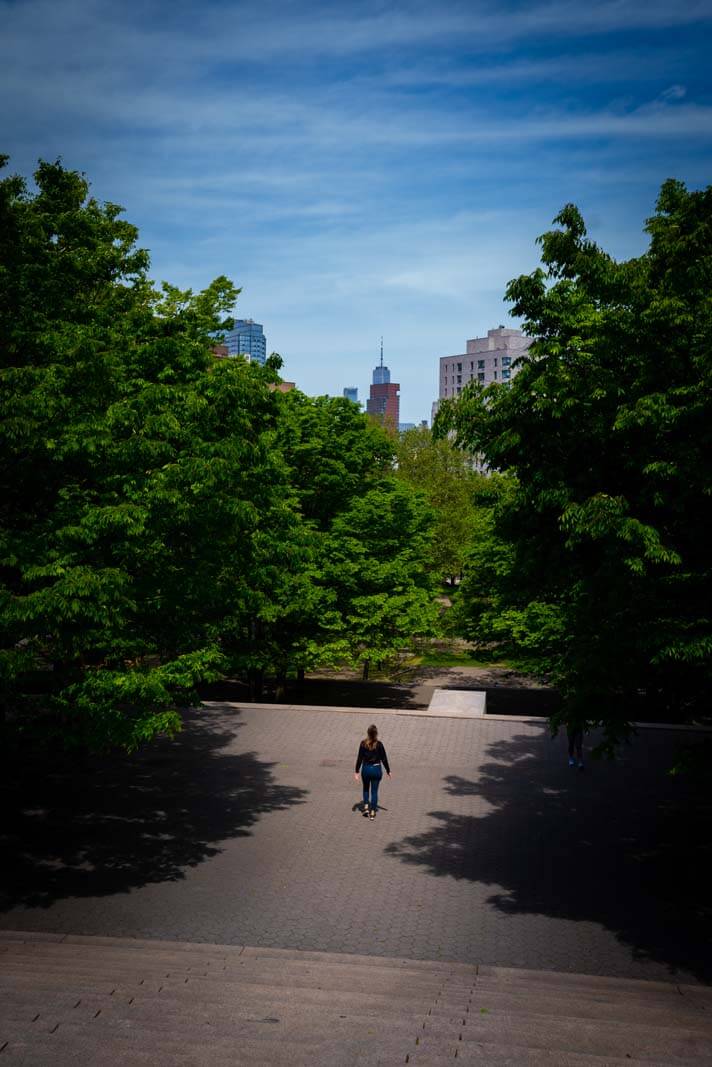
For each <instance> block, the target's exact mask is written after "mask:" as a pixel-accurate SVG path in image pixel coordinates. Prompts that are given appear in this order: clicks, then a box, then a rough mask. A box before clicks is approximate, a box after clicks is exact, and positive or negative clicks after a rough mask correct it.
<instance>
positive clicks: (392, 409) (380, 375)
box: [366, 338, 400, 430]
mask: <svg viewBox="0 0 712 1067" xmlns="http://www.w3.org/2000/svg"><path fill="white" fill-rule="evenodd" d="M366 411H367V412H368V414H369V415H375V417H376V418H378V419H380V420H381V422H383V424H384V425H386V424H387V425H389V426H390V427H391V429H393V430H397V429H398V423H399V421H400V385H398V383H397V382H392V381H391V372H390V370H389V369H388V367H384V365H383V338H381V362H380V363H379V364H378V366H377V367H374V370H373V381H372V383H371V390H370V396H369V398H368V400H367V401H366Z"/></svg>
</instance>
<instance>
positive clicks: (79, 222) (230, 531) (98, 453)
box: [0, 163, 432, 749]
mask: <svg viewBox="0 0 712 1067" xmlns="http://www.w3.org/2000/svg"><path fill="white" fill-rule="evenodd" d="M35 181H36V187H37V188H36V190H35V191H30V190H29V189H28V187H27V185H26V184H25V182H24V181H23V180H22V179H20V178H17V177H11V178H6V179H5V180H4V181H2V182H0V359H1V361H2V363H1V367H0V421H1V427H2V428H1V429H0V434H1V441H2V461H1V462H2V466H1V468H0V480H1V484H0V488H1V490H2V492H1V493H0V698H1V704H2V710H3V715H4V717H5V720H6V721H9V722H10V723H11V724H12V727H13V729H15V730H20V731H24V732H26V733H27V732H30V733H32V734H33V736H43V737H45V738H47V737H48V736H49V737H56V738H57V739H58V740H60V741H61V742H62V743H64V744H75V745H77V746H82V747H86V746H91V747H102V746H108V745H113V744H119V745H122V746H123V747H125V748H127V749H133V748H135V747H136V746H137V745H138V744H140V743H141V742H142V741H145V740H148V739H150V738H151V737H153V736H155V735H156V734H157V733H159V732H161V731H169V732H170V731H171V730H174V729H177V727H178V723H179V718H178V715H177V713H176V710H175V709H176V707H177V705H178V703H179V702H180V701H185V700H187V699H189V697H190V696H191V695H192V694H193V692H194V689H195V686H196V685H197V684H198V683H199V682H201V681H204V680H207V679H210V678H213V677H217V676H218V675H219V674H221V673H226V672H238V673H240V674H242V675H246V676H249V677H250V678H251V679H253V681H255V682H256V684H257V685H258V686H259V684H260V681H261V678H262V676H263V675H264V673H265V672H271V673H273V674H276V675H277V676H278V677H279V678H284V677H285V676H286V673H287V671H289V670H290V669H297V670H299V669H304V668H305V667H311V666H314V665H316V664H318V663H330V662H334V661H335V660H336V659H338V658H339V657H341V658H342V659H346V660H349V661H351V662H353V661H355V660H364V659H371V660H372V661H373V662H381V661H382V660H383V659H384V657H386V656H387V655H388V654H392V652H393V650H394V649H395V648H396V647H398V646H399V644H403V643H404V642H405V643H407V641H408V638H409V636H410V631H411V630H412V631H414V632H416V631H417V632H422V631H423V630H425V629H427V627H428V625H429V621H428V620H429V619H430V616H431V614H432V610H431V606H430V603H429V593H428V589H429V587H428V579H427V577H422V576H421V573H420V570H421V569H422V570H423V572H424V571H425V570H426V569H427V564H426V563H423V564H422V568H421V567H420V557H419V554H425V555H427V553H428V551H429V544H430V534H429V531H430V522H431V518H430V513H429V512H428V509H427V508H426V507H425V505H424V503H423V501H422V499H421V498H420V496H419V495H418V494H417V493H416V492H415V491H413V490H411V489H407V488H406V487H405V486H395V485H394V484H393V482H392V463H393V447H392V442H391V441H390V439H389V438H388V436H387V435H386V434H385V433H384V432H383V430H382V429H381V428H379V427H375V426H373V425H372V424H371V423H370V421H369V420H368V419H367V418H366V416H364V415H362V414H361V413H360V412H359V411H358V409H357V408H356V407H355V406H354V405H353V404H350V403H349V402H348V401H344V400H329V399H327V398H319V399H316V400H315V399H311V398H308V397H305V396H303V395H302V394H300V393H298V392H294V393H292V394H289V395H287V396H283V395H281V394H280V393H279V392H278V391H275V389H274V384H275V382H276V381H277V371H278V369H279V365H280V361H279V360H278V358H271V359H270V360H268V361H267V365H266V366H265V367H259V366H257V365H255V364H250V363H248V362H246V361H245V360H244V359H241V358H237V359H229V360H220V359H217V358H216V357H215V356H214V355H213V353H212V348H213V346H214V343H215V338H216V336H219V334H220V332H221V329H223V328H225V326H226V325H227V323H228V322H229V320H228V319H226V317H225V316H226V315H227V314H228V313H229V311H230V310H231V309H232V307H233V305H234V303H235V300H236V298H237V295H238V290H236V289H235V287H234V286H233V285H232V284H231V282H229V281H228V280H227V279H226V278H218V279H217V280H216V281H214V282H213V283H212V285H210V286H209V287H208V288H207V289H206V290H205V291H204V292H201V293H197V294H194V293H192V292H190V291H186V292H181V291H179V290H177V289H175V288H173V287H172V286H169V285H166V284H164V285H163V287H162V288H161V289H157V288H156V287H155V286H154V285H153V284H152V282H151V281H150V280H149V278H148V274H147V271H148V257H147V255H146V253H145V252H143V251H142V250H140V249H138V248H137V247H136V242H137V237H138V235H137V231H136V229H135V228H134V227H133V226H131V225H129V224H128V223H127V222H125V221H123V220H122V219H121V218H120V214H121V212H120V209H119V208H118V207H116V206H115V205H112V204H100V203H98V202H97V201H96V200H94V199H92V198H91V197H90V196H89V190H88V185H87V182H86V181H85V180H84V178H83V177H82V176H81V175H79V174H76V173H74V172H70V171H66V170H65V169H64V168H63V167H62V166H61V164H59V163H54V164H50V163H42V164H40V166H39V168H38V170H37V172H36V174H35ZM352 524H353V529H356V528H358V531H359V534H358V536H356V535H355V534H354V533H353V532H352ZM375 529H378V531H379V537H378V538H374V537H373V535H372V534H373V531H374V530H375ZM384 545H385V546H387V547H388V553H389V556H388V558H386V557H384V555H383V551H384Z"/></svg>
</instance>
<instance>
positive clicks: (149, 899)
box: [0, 705, 710, 981]
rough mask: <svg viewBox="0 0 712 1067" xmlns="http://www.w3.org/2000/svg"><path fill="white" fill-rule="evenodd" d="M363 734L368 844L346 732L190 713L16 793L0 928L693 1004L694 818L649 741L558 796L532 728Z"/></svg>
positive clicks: (659, 750) (553, 769)
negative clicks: (370, 779) (667, 985)
mask: <svg viewBox="0 0 712 1067" xmlns="http://www.w3.org/2000/svg"><path fill="white" fill-rule="evenodd" d="M375 718H376V721H377V722H378V724H379V727H380V730H381V736H382V739H383V741H384V743H385V745H386V747H387V750H388V753H389V757H390V759H391V763H392V768H393V772H394V774H393V779H392V780H391V781H388V780H385V781H384V784H383V787H382V796H381V800H382V804H383V810H382V811H381V813H380V815H379V817H378V818H377V819H376V820H375V822H373V823H371V822H369V821H367V820H365V819H363V818H362V817H361V816H360V814H359V813H358V811H357V810H354V808H355V805H356V804H357V803H358V802H359V800H360V789H359V787H358V786H357V785H356V783H355V782H354V780H353V774H352V772H353V764H354V759H355V753H356V749H357V745H358V741H359V739H360V738H361V737H362V736H363V735H364V733H365V728H366V726H367V725H368V722H369V721H370V718H369V717H367V716H365V715H364V714H361V713H355V712H343V713H329V712H318V711H283V710H277V709H269V710H258V709H241V710H239V709H235V708H231V707H229V706H227V705H213V706H211V707H208V708H207V709H205V710H203V711H202V712H200V713H190V714H189V715H187V716H186V729H185V731H184V732H183V734H182V735H181V736H180V737H179V738H178V739H177V740H176V741H174V742H172V743H169V742H165V743H162V744H160V745H158V746H155V747H154V748H152V749H149V750H147V751H146V752H144V753H142V754H141V755H139V756H138V757H134V758H133V759H132V760H126V761H116V760H106V761H104V762H102V763H98V764H97V765H95V766H94V767H92V768H90V769H89V770H88V771H87V772H86V775H80V776H79V777H77V776H75V777H74V778H71V777H69V776H65V774H66V772H64V771H62V770H60V769H56V770H55V771H54V773H52V774H49V775H47V776H45V777H44V778H40V779H39V780H38V778H37V776H36V774H35V773H34V772H30V773H29V774H28V778H27V781H26V784H25V787H24V793H23V789H22V787H21V786H20V787H18V788H19V793H18V792H17V791H16V792H14V793H12V795H11V797H10V806H11V807H12V806H13V804H14V805H15V806H18V805H19V810H18V811H16V813H15V815H14V816H13V817H12V819H11V823H10V835H9V842H8V843H9V847H10V853H11V863H12V864H13V865H14V870H15V874H14V876H13V882H12V884H11V886H10V892H9V895H8V896H7V897H6V898H5V899H4V900H3V910H2V912H0V926H2V927H4V928H8V929H17V930H41V931H53V932H68V933H74V934H95V935H96V934H106V935H114V936H119V937H122V936H127V937H137V938H164V939H171V940H176V941H177V940H188V941H208V942H215V943H220V944H243V943H244V944H248V945H259V946H268V945H269V946H278V947H282V948H304V949H321V950H327V951H336V952H356V953H364V954H376V955H387V956H400V957H411V958H420V959H446V960H453V961H461V962H476V963H480V964H499V965H501V966H514V967H526V968H534V969H538V968H546V969H551V970H560V971H575V972H585V973H593V974H605V975H611V976H614V975H618V976H628V977H637V978H640V977H643V978H651V979H652V978H657V979H661V978H662V979H674V978H677V979H678V980H680V981H682V980H685V981H695V980H700V979H701V980H709V978H710V973H709V951H708V944H707V942H706V940H705V937H704V935H703V932H702V927H701V926H700V922H701V914H702V912H701V907H702V905H701V904H700V900H699V897H698V884H697V878H698V877H699V871H700V865H701V863H702V861H703V857H704V854H705V852H706V850H707V841H708V840H709V838H708V834H707V830H706V829H705V827H706V826H707V825H708V823H706V822H705V819H706V817H707V813H706V812H705V811H703V810H701V809H699V808H694V807H693V808H687V809H686V805H687V804H688V803H689V798H688V797H687V794H686V786H685V785H684V783H682V782H680V781H677V780H674V779H670V778H666V777H665V776H664V774H663V773H662V772H663V770H664V768H665V767H666V766H667V765H668V763H669V754H670V749H671V744H672V741H673V738H672V736H671V734H670V733H669V732H668V731H664V730H650V731H647V730H646V731H643V732H641V734H640V736H639V738H638V739H637V740H636V742H635V744H634V745H633V746H632V747H631V748H629V749H626V750H625V752H624V753H623V754H622V755H621V757H620V759H619V760H618V761H617V762H616V763H615V764H604V763H595V764H589V766H588V767H587V769H586V771H585V772H584V773H581V774H579V773H577V772H576V771H571V770H570V769H569V767H568V766H567V761H566V754H565V742H564V740H563V739H562V738H558V739H556V740H554V741H552V740H551V739H550V738H549V736H548V733H547V731H546V727H545V724H544V723H543V722H536V721H529V722H518V721H511V720H510V721H507V720H497V721H490V720H487V719H485V720H480V721H472V720H454V719H441V720H438V719H430V718H422V717H421V718H415V717H411V716H398V715H394V714H392V713H388V712H380V713H378V715H376V716H375ZM72 781H73V782H74V785H73V786H71V785H70V783H71V782H72ZM6 810H7V809H6ZM693 812H694V814H693ZM702 895H703V894H702V893H701V892H700V894H699V896H700V897H701V896H702ZM698 905H699V906H698Z"/></svg>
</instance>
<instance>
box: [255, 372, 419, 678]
mask: <svg viewBox="0 0 712 1067" xmlns="http://www.w3.org/2000/svg"><path fill="white" fill-rule="evenodd" d="M276 442H277V444H278V446H279V448H280V450H281V453H282V455H283V457H284V459H285V462H286V464H287V466H288V469H289V472H290V482H291V484H292V486H293V487H294V490H295V493H296V496H297V499H298V502H299V509H300V512H301V515H302V517H303V519H304V522H305V526H306V530H307V531H308V532H307V534H306V536H307V538H308V541H309V548H308V554H309V562H308V565H307V566H306V568H305V569H304V571H303V572H302V574H301V577H300V580H299V583H298V588H299V589H300V591H301V600H300V606H299V607H298V608H296V607H295V606H294V605H295V598H294V589H293V587H292V586H291V585H288V586H287V587H286V588H285V595H284V602H285V610H284V611H283V612H282V613H281V614H278V615H275V617H274V619H273V620H272V622H271V624H270V626H269V627H268V628H267V630H266V631H265V635H266V637H267V645H266V646H265V653H267V646H268V645H269V644H270V643H271V644H272V648H273V651H272V652H271V653H270V655H269V658H270V659H271V661H272V662H273V663H278V664H280V667H279V671H278V673H280V672H281V673H282V674H284V672H285V671H286V670H287V669H289V668H296V669H297V670H298V671H299V670H302V671H303V670H305V669H307V670H308V669H310V668H313V667H316V666H334V665H337V664H342V663H345V662H351V663H357V662H362V663H364V662H366V661H367V662H368V663H369V664H373V665H380V664H382V663H384V662H386V660H387V659H389V658H392V656H393V655H394V653H395V652H396V651H397V650H398V649H399V648H401V647H403V646H404V645H405V644H407V643H408V640H409V637H410V636H414V635H415V634H418V633H421V632H424V630H427V629H428V628H429V627H430V625H431V620H432V617H433V614H434V612H433V609H432V606H431V599H432V596H431V592H430V579H429V577H428V570H429V568H430V551H431V534H430V526H431V523H432V515H431V513H430V511H429V510H428V509H427V508H426V507H424V501H423V499H422V497H421V495H420V494H418V493H414V492H413V491H412V490H410V489H408V488H407V487H405V486H400V485H397V484H396V483H394V481H393V478H392V469H393V460H394V442H393V437H392V435H390V434H389V433H388V432H387V431H386V430H384V429H383V428H382V427H381V426H380V425H378V424H376V423H374V422H373V421H372V420H370V419H369V418H368V417H367V416H365V415H364V414H363V413H362V412H360V411H359V409H358V408H357V407H356V406H355V405H354V404H352V403H351V402H350V401H348V400H344V399H343V398H330V397H316V398H314V397H307V396H305V395H304V394H302V393H300V392H299V391H297V390H294V391H292V392H290V393H288V394H286V395H285V396H284V397H283V398H282V407H281V417H280V421H279V425H278V430H277V434H276ZM384 553H385V554H384ZM287 602H288V604H289V605H290V606H287ZM366 673H367V671H366Z"/></svg>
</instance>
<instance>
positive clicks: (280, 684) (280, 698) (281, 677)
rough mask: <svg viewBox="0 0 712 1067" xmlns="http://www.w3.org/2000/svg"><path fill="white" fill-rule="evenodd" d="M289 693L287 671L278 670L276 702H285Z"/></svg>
mask: <svg viewBox="0 0 712 1067" xmlns="http://www.w3.org/2000/svg"><path fill="white" fill-rule="evenodd" d="M286 693H287V672H286V671H278V672H277V687H276V692H275V695H274V702H275V704H283V703H284V698H285V696H286Z"/></svg>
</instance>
